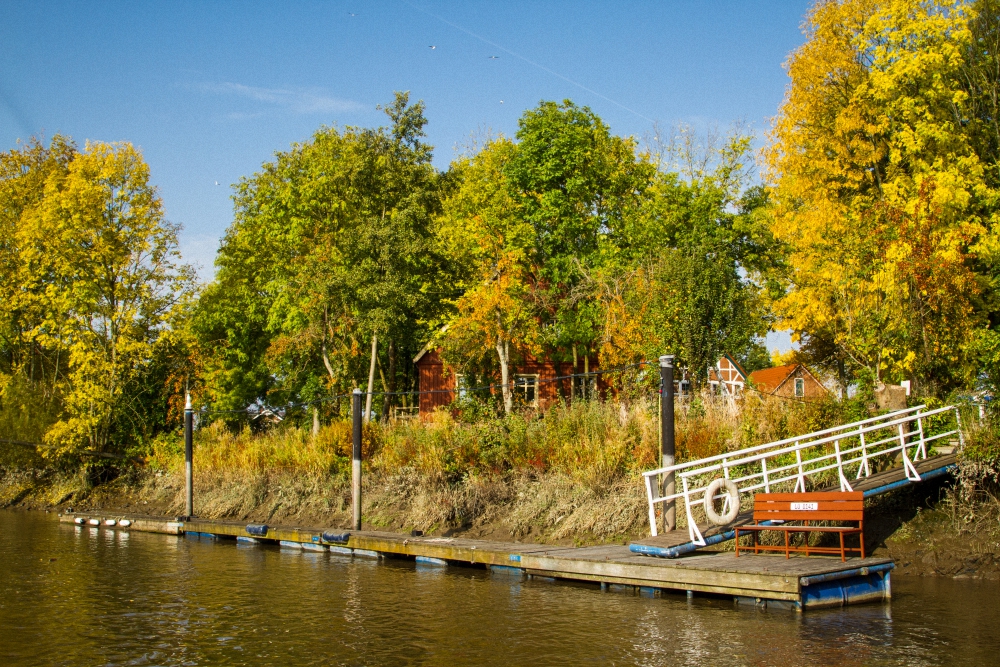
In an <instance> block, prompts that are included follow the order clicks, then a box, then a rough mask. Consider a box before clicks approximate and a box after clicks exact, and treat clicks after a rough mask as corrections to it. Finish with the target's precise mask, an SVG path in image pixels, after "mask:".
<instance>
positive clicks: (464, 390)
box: [455, 373, 469, 400]
mask: <svg viewBox="0 0 1000 667" xmlns="http://www.w3.org/2000/svg"><path fill="white" fill-rule="evenodd" d="M465 384H466V382H465V374H464V373H455V395H456V396H458V398H459V400H461V399H463V398H465V397H466V396H468V395H469V388H468V387H466V386H465Z"/></svg>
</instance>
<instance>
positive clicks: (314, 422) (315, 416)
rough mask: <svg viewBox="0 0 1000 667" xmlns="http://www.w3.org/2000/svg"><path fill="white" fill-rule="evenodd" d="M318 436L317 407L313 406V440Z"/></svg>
mask: <svg viewBox="0 0 1000 667" xmlns="http://www.w3.org/2000/svg"><path fill="white" fill-rule="evenodd" d="M318 435H319V406H316V405H314V406H313V432H312V436H313V440H315V439H316V436H318Z"/></svg>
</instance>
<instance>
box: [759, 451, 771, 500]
mask: <svg viewBox="0 0 1000 667" xmlns="http://www.w3.org/2000/svg"><path fill="white" fill-rule="evenodd" d="M760 469H761V470H762V471H763V473H762V474H763V475H764V493H771V482H770V481H768V479H767V458H765V457H761V459H760Z"/></svg>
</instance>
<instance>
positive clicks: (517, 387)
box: [514, 373, 541, 408]
mask: <svg viewBox="0 0 1000 667" xmlns="http://www.w3.org/2000/svg"><path fill="white" fill-rule="evenodd" d="M540 377H541V376H539V374H538V373H517V374H515V375H514V392H515V394H517V392H524V393H525V394H527V387H528V386H529V383H527V382H525V383H524V384H521V382H520V381H521V380H527V379H530V380H531V382H530V386H532V387H533V388H534V392H533V393H534V397H533V398H532V400H531V401H530V402H529V401H528V400H527V397H525V401H524V403H525V404H526V405H530V406H531V407H533V408H537V407H538V390H539V387H540V384H541V383H540V381H539V380H540Z"/></svg>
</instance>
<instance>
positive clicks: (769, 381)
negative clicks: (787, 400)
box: [750, 364, 801, 393]
mask: <svg viewBox="0 0 1000 667" xmlns="http://www.w3.org/2000/svg"><path fill="white" fill-rule="evenodd" d="M800 365H801V364H786V365H784V366H775V367H773V368H762V369H761V370H759V371H754V372H753V373H751V374H750V379H751V380H753V383H754V384H755V385H757V388H758V389H760V390H761V391H766V392H769V393H770V392H772V391H774V390H775V389H777V388H778V387H780V386H781V383H783V382H784V381H785V380H787V379H788V376H789V375H791V374H792V373H794V372H795V369H796V368H798V367H799V366H800Z"/></svg>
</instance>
